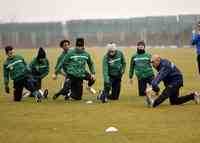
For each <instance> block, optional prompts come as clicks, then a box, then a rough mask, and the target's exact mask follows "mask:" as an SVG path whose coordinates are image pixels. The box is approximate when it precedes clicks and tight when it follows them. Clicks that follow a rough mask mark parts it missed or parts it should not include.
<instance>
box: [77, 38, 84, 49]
mask: <svg viewBox="0 0 200 143" xmlns="http://www.w3.org/2000/svg"><path fill="white" fill-rule="evenodd" d="M76 47H84V39H83V38H77V39H76Z"/></svg>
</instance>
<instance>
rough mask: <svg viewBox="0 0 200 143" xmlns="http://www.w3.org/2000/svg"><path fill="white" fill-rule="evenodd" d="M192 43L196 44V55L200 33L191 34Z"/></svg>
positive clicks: (199, 44)
mask: <svg viewBox="0 0 200 143" xmlns="http://www.w3.org/2000/svg"><path fill="white" fill-rule="evenodd" d="M192 45H196V49H197V55H200V34H192Z"/></svg>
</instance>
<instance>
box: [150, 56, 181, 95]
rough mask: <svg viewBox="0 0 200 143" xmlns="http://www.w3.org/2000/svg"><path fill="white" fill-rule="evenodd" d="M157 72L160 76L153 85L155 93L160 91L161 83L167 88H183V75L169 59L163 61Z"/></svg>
mask: <svg viewBox="0 0 200 143" xmlns="http://www.w3.org/2000/svg"><path fill="white" fill-rule="evenodd" d="M156 70H157V71H158V74H157V76H156V77H155V78H154V80H153V81H152V83H151V84H152V87H153V90H154V91H156V92H157V91H159V88H158V85H159V83H160V82H161V81H163V82H164V85H165V86H169V85H171V86H180V87H181V86H183V76H182V73H181V72H180V70H179V69H178V68H177V67H176V65H174V64H173V63H171V62H170V61H168V60H167V59H161V61H160V65H159V66H158V67H157V69H156Z"/></svg>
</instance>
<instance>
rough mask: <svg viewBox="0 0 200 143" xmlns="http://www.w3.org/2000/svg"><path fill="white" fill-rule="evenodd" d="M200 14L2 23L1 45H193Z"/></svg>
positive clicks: (30, 46) (24, 46) (23, 46)
mask: <svg viewBox="0 0 200 143" xmlns="http://www.w3.org/2000/svg"><path fill="white" fill-rule="evenodd" d="M199 20H200V15H178V16H160V17H142V18H130V19H101V20H98V19H96V20H72V21H67V22H65V23H61V22H60V23H59V22H58V23H8V24H0V47H3V46H5V45H8V44H9V45H14V46H16V47H21V48H32V47H39V46H48V47H54V46H58V43H59V41H60V40H62V39H64V38H66V39H70V40H71V41H72V43H74V40H75V39H76V38H77V37H84V38H85V39H86V44H87V46H105V45H106V44H107V43H108V42H111V41H113V42H116V43H117V44H118V45H120V46H130V45H135V44H136V42H137V41H138V40H144V41H145V42H146V43H147V44H148V45H150V46H172V45H173V46H177V47H182V46H187V45H190V40H191V31H192V28H193V27H194V25H195V23H197V22H198V21H199Z"/></svg>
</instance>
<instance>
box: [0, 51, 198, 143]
mask: <svg viewBox="0 0 200 143" xmlns="http://www.w3.org/2000/svg"><path fill="white" fill-rule="evenodd" d="M88 51H89V52H90V53H91V55H92V57H93V58H94V61H95V65H96V71H97V74H96V77H97V82H96V84H95V86H94V88H96V89H99V88H101V87H102V85H103V84H102V83H103V79H102V74H101V67H102V65H101V63H102V62H101V59H102V56H103V54H104V53H105V49H97V48H92V49H88ZM123 51H124V53H125V55H126V58H127V70H126V74H125V76H124V78H123V82H122V92H121V98H120V100H119V101H115V102H109V103H108V104H101V103H100V102H98V101H96V97H95V96H91V95H89V93H88V92H87V91H86V90H85V92H84V96H83V100H82V101H77V102H72V101H69V102H64V100H63V98H62V97H60V98H59V99H58V100H56V101H52V99H51V98H49V99H48V101H44V102H42V103H41V104H37V103H35V101H34V100H33V99H30V98H25V99H23V101H22V102H21V103H14V102H13V101H12V96H11V95H6V96H3V95H5V94H4V92H3V86H2V83H3V79H2V72H0V81H1V85H0V90H1V96H0V143H17V142H19V143H46V142H48V143H198V142H200V105H195V104H194V102H189V103H187V104H184V105H181V106H169V104H168V101H166V102H164V103H163V104H162V105H161V106H159V107H158V108H156V109H150V108H147V107H146V106H145V104H144V99H143V98H141V97H138V96H137V81H136V79H135V80H134V84H133V85H132V86H131V85H129V83H128V68H129V61H130V58H131V55H132V53H133V52H134V49H124V50H123ZM149 51H150V52H151V53H158V54H160V55H162V56H163V57H165V58H169V59H171V60H172V61H173V62H175V63H176V65H177V66H178V67H179V68H180V69H181V70H182V72H183V75H184V81H185V82H184V87H183V89H182V91H181V94H186V93H187V92H190V91H191V90H192V91H194V90H200V87H199V81H200V77H199V76H198V74H197V69H196V55H195V51H194V49H184V48H182V49H149ZM17 53H19V54H21V55H24V56H25V59H26V60H27V61H30V60H31V58H32V56H34V55H35V50H22V49H20V50H17ZM59 53H60V49H48V57H49V60H50V63H51V73H50V74H49V76H48V77H47V78H46V79H45V80H44V82H43V85H44V87H48V89H49V91H50V95H49V96H52V95H53V93H55V92H56V91H57V90H58V89H59V88H60V86H61V81H62V77H59V79H58V80H57V81H53V80H52V79H51V75H52V71H53V70H52V69H53V67H54V65H55V63H56V59H57V56H58V55H59ZM4 59H5V56H4V51H3V50H1V51H0V65H2V64H3V60H4ZM0 70H1V71H2V66H1V69H0ZM10 87H12V85H11V84H10ZM87 100H93V101H94V103H93V104H86V103H85V102H86V101H87ZM110 126H114V127H116V128H118V129H119V132H117V133H105V129H106V128H108V127H110Z"/></svg>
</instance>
